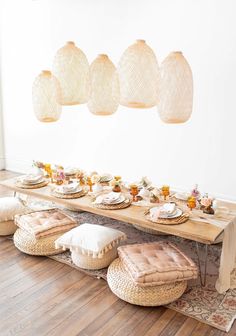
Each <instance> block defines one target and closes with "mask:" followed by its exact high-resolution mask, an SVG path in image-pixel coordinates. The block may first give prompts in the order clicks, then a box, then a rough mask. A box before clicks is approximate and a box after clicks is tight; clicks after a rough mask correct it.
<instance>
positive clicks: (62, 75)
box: [53, 41, 89, 105]
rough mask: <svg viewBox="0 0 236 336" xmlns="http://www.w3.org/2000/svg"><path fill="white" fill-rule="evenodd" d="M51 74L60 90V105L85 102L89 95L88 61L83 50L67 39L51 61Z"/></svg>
mask: <svg viewBox="0 0 236 336" xmlns="http://www.w3.org/2000/svg"><path fill="white" fill-rule="evenodd" d="M53 74H54V75H55V76H56V77H57V78H58V81H59V83H60V86H61V91H62V99H61V104H62V105H75V104H83V103H86V102H87V100H88V97H89V63H88V60H87V57H86V55H85V54H84V52H83V51H82V50H81V49H79V48H78V47H76V45H75V43H74V42H73V41H68V42H67V43H66V45H65V46H63V47H62V48H60V49H59V50H58V51H57V53H56V55H55V57H54V61H53Z"/></svg>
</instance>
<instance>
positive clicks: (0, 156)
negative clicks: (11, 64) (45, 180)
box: [0, 12, 5, 170]
mask: <svg viewBox="0 0 236 336" xmlns="http://www.w3.org/2000/svg"><path fill="white" fill-rule="evenodd" d="M1 22H2V20H1V12H0V45H1V31H2V29H1ZM4 168H5V157H4V136H3V123H2V90H1V53H0V170H2V169H4Z"/></svg>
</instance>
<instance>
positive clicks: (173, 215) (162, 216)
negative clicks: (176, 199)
mask: <svg viewBox="0 0 236 336" xmlns="http://www.w3.org/2000/svg"><path fill="white" fill-rule="evenodd" d="M182 213H183V211H182V210H181V209H179V208H177V209H176V210H175V212H174V213H173V214H170V215H160V216H159V218H163V219H168V218H177V217H179V216H181V215H182Z"/></svg>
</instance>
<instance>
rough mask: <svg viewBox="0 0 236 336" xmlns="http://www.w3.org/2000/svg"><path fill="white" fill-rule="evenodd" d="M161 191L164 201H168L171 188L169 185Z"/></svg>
mask: <svg viewBox="0 0 236 336" xmlns="http://www.w3.org/2000/svg"><path fill="white" fill-rule="evenodd" d="M161 191H162V195H163V196H164V200H166V197H167V196H169V195H170V187H169V186H168V185H163V187H162V188H161Z"/></svg>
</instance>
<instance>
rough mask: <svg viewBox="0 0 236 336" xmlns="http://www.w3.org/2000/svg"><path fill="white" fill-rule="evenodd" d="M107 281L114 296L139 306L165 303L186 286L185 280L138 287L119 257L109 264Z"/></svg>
mask: <svg viewBox="0 0 236 336" xmlns="http://www.w3.org/2000/svg"><path fill="white" fill-rule="evenodd" d="M107 282H108V285H109V287H110V289H111V291H112V292H113V293H114V294H115V295H116V296H118V297H119V298H120V299H122V300H124V301H126V302H129V303H132V304H135V305H139V306H161V305H166V304H168V303H171V302H173V301H175V300H177V299H178V298H180V297H181V296H182V294H183V293H184V291H185V289H186V287H187V281H179V282H173V283H169V284H164V285H158V286H150V287H140V286H138V285H136V284H135V283H134V282H133V280H132V278H131V277H130V275H129V274H128V272H127V271H126V270H125V268H124V266H123V264H122V262H121V261H120V259H119V258H117V259H115V260H114V261H113V263H112V264H111V265H110V266H109V268H108V273H107Z"/></svg>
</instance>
